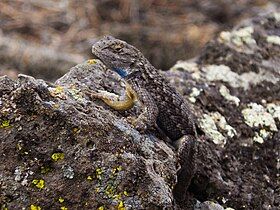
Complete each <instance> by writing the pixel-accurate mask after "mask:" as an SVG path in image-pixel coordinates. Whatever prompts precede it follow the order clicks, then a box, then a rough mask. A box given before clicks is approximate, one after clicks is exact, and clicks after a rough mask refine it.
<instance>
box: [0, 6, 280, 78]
mask: <svg viewBox="0 0 280 210" xmlns="http://www.w3.org/2000/svg"><path fill="white" fill-rule="evenodd" d="M279 4H280V3H279V0H270V1H269V0H1V1H0V75H4V74H7V75H9V76H10V77H16V75H17V74H18V73H25V74H29V75H33V76H36V77H38V78H44V79H48V80H55V79H57V78H58V77H59V76H61V75H62V74H64V73H65V71H68V69H69V68H70V67H71V66H73V65H75V64H76V63H80V62H82V61H83V60H85V59H88V58H90V57H91V45H92V43H93V42H94V41H95V40H97V39H98V38H99V37H101V36H103V35H108V34H110V35H113V36H115V37H118V38H120V39H123V40H126V41H127V42H129V43H131V44H133V45H135V46H136V47H137V48H139V49H140V50H141V51H143V53H144V54H145V56H146V57H147V58H148V59H149V60H150V61H151V62H152V64H153V65H154V66H156V67H157V68H160V69H163V70H167V69H168V68H170V67H171V66H172V65H174V64H175V63H176V61H177V60H186V59H189V58H191V57H193V56H195V55H197V54H198V53H199V52H200V51H201V50H202V47H203V46H204V45H205V43H207V42H208V41H209V40H210V39H211V38H213V37H214V36H215V35H216V34H217V33H219V32H220V31H222V30H229V29H230V28H231V27H233V25H235V24H237V23H239V22H240V21H241V20H242V19H246V18H249V17H252V16H254V15H256V14H259V13H261V12H265V11H269V10H271V9H273V8H276V7H279Z"/></svg>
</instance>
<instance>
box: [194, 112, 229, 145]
mask: <svg viewBox="0 0 280 210" xmlns="http://www.w3.org/2000/svg"><path fill="white" fill-rule="evenodd" d="M199 122H200V126H201V128H202V129H203V130H204V132H205V133H206V134H207V135H209V137H210V138H211V139H212V140H213V142H214V143H215V144H219V145H224V144H225V143H226V138H225V137H224V136H223V135H222V134H221V133H220V132H219V131H218V128H217V126H216V124H215V121H214V120H213V119H212V117H211V116H210V115H207V114H203V118H202V119H200V120H199Z"/></svg>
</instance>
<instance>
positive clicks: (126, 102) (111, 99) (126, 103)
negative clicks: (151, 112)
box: [90, 83, 137, 111]
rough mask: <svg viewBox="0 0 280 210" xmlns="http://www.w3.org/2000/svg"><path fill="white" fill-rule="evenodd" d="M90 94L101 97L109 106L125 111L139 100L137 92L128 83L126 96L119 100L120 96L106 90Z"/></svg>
mask: <svg viewBox="0 0 280 210" xmlns="http://www.w3.org/2000/svg"><path fill="white" fill-rule="evenodd" d="M90 96H91V97H94V98H99V99H101V100H102V101H104V103H106V104H107V105H108V106H110V107H111V108H113V109H115V110H118V111H125V110H128V109H130V108H132V107H133V106H134V104H135V101H136V100H137V94H136V92H135V91H134V90H133V89H132V88H131V86H130V85H129V84H128V83H125V96H124V99H123V100H119V98H120V96H118V95H116V94H113V93H109V92H106V91H99V92H98V93H90Z"/></svg>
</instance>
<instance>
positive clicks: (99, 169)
mask: <svg viewBox="0 0 280 210" xmlns="http://www.w3.org/2000/svg"><path fill="white" fill-rule="evenodd" d="M102 173H103V171H102V169H101V168H97V169H96V170H95V175H96V178H97V179H101V175H102Z"/></svg>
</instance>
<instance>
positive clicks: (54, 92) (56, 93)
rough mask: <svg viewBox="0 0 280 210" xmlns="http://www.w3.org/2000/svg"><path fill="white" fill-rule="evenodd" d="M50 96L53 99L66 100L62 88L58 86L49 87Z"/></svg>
mask: <svg viewBox="0 0 280 210" xmlns="http://www.w3.org/2000/svg"><path fill="white" fill-rule="evenodd" d="M48 90H49V91H50V95H51V96H52V97H54V98H60V99H66V94H65V91H64V87H62V86H60V85H58V86H56V87H55V88H53V87H49V88H48Z"/></svg>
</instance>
